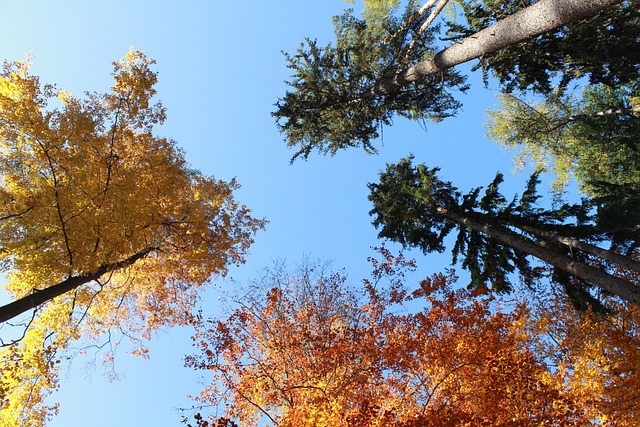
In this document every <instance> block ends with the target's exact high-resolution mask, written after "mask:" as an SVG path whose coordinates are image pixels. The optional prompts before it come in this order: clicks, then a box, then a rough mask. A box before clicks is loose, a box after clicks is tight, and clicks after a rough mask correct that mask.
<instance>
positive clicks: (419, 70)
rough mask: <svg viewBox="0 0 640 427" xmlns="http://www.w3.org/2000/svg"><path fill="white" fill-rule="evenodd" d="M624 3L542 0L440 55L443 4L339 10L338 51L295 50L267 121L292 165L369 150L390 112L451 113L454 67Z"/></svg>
mask: <svg viewBox="0 0 640 427" xmlns="http://www.w3.org/2000/svg"><path fill="white" fill-rule="evenodd" d="M621 2H622V0H540V1H538V2H536V3H535V4H532V5H530V6H528V7H526V8H523V9H521V10H518V11H517V12H516V13H513V14H511V15H509V16H506V17H504V19H500V20H498V21H496V22H492V23H491V24H490V25H488V26H486V27H484V28H482V29H479V30H478V29H476V28H475V27H474V31H473V34H466V35H465V38H463V39H459V40H457V42H456V43H454V44H452V45H451V46H449V47H447V48H445V49H443V50H440V49H439V47H438V46H437V44H436V43H435V40H436V37H435V36H436V34H437V27H433V26H430V24H431V23H432V22H433V19H432V16H433V13H434V12H435V13H436V15H437V12H438V11H439V9H441V6H442V5H444V4H445V3H446V1H441V2H435V1H429V2H427V3H426V4H425V6H424V7H422V8H419V6H418V4H417V3H415V2H409V4H408V7H407V9H406V11H405V12H404V14H402V15H401V16H400V17H396V16H395V15H394V14H389V15H388V16H386V17H384V18H380V19H382V21H381V22H380V19H376V20H374V21H375V22H374V23H373V24H372V23H371V22H370V21H367V20H365V19H357V18H355V17H354V16H353V15H352V14H351V13H350V12H346V13H345V14H344V15H343V16H340V17H336V18H334V23H335V26H336V38H337V41H336V45H335V46H332V45H331V44H329V45H327V46H326V47H321V46H319V45H318V43H317V42H316V41H313V40H309V39H308V40H306V44H303V45H302V47H301V48H300V49H299V50H298V52H297V54H295V55H289V56H287V61H288V63H289V64H288V66H289V68H291V69H292V70H293V71H294V74H293V78H292V80H291V81H290V82H289V86H290V87H291V89H292V90H291V91H288V92H287V93H286V94H285V96H284V97H283V98H282V99H280V100H279V101H278V103H277V104H276V106H277V109H276V111H275V112H274V113H273V116H274V117H275V118H276V122H277V123H278V126H279V128H280V131H281V132H282V133H283V134H284V135H285V137H286V139H287V144H288V145H289V146H290V147H297V152H296V153H295V154H294V159H295V158H296V157H299V156H302V157H305V158H306V157H308V156H309V154H310V153H311V152H312V151H314V150H318V151H319V152H321V153H323V154H326V153H329V154H334V153H336V152H337V151H338V150H340V149H344V148H348V147H362V148H364V150H365V151H367V152H374V151H375V149H374V147H373V145H372V141H373V140H374V139H376V138H377V137H378V136H379V134H378V131H379V128H380V126H382V125H385V124H389V123H390V122H391V119H392V118H393V117H394V116H395V115H396V114H397V115H400V116H403V117H408V118H410V119H420V120H421V119H436V120H439V119H442V118H444V117H448V116H451V115H453V114H454V113H455V111H456V109H457V108H458V107H459V104H458V102H457V101H456V100H455V99H454V98H453V96H452V94H451V93H452V92H454V91H458V90H459V91H464V90H465V89H466V86H465V84H464V79H463V76H461V75H459V74H458V73H457V72H455V71H454V70H452V68H453V67H455V66H456V65H459V64H462V63H464V62H467V61H470V60H472V59H475V58H480V57H486V56H488V55H490V54H492V53H494V52H498V51H500V50H501V49H504V48H507V47H509V46H512V45H516V44H518V43H520V42H523V41H525V40H528V39H534V38H536V37H537V36H539V35H540V34H544V33H546V32H549V31H553V30H558V29H559V28H561V27H563V26H564V25H566V24H568V23H571V22H575V21H579V20H580V19H583V18H586V17H589V16H592V15H594V14H596V13H598V12H600V11H602V10H605V9H607V8H609V7H612V6H615V5H617V4H619V3H621ZM483 22H484V21H483ZM580 25H582V23H581V24H580ZM605 36H606V34H605V35H603V37H605ZM599 40H600V39H599ZM601 43H602V44H607V43H610V40H609V39H603V40H601ZM516 59H517V58H516ZM516 64H517V62H516Z"/></svg>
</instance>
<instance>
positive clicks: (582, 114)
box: [488, 81, 640, 233]
mask: <svg viewBox="0 0 640 427" xmlns="http://www.w3.org/2000/svg"><path fill="white" fill-rule="evenodd" d="M638 88H639V86H638V81H635V82H633V84H631V85H629V86H621V87H616V88H612V87H609V86H606V85H602V84H600V85H595V86H587V87H584V88H583V90H582V97H581V99H576V97H575V96H572V95H568V94H566V93H560V92H555V93H552V94H549V95H546V96H545V97H544V99H543V101H542V102H535V101H533V100H524V99H521V98H520V97H518V96H515V95H512V94H504V95H502V96H501V97H500V104H501V105H500V108H498V109H494V110H492V111H491V112H490V113H489V122H488V134H489V135H490V137H491V138H492V139H493V140H494V141H495V142H497V143H499V144H501V145H503V146H506V147H509V148H511V149H514V150H520V153H519V154H518V161H519V163H521V164H524V163H525V162H528V161H531V162H532V163H534V164H535V166H536V167H537V168H541V169H544V170H549V171H551V172H552V173H554V174H555V175H556V181H555V183H554V189H555V191H556V192H562V190H563V188H564V186H565V185H566V183H567V182H568V180H569V176H573V177H574V178H575V180H576V181H577V182H578V183H579V184H580V189H581V191H582V192H583V193H584V194H586V195H587V196H589V197H591V198H592V199H594V201H596V203H598V204H600V205H601V207H600V212H599V214H598V217H599V218H600V221H601V222H607V223H608V224H609V225H608V227H609V228H610V229H614V228H618V229H620V230H621V231H622V233H629V232H630V231H632V230H634V228H636V227H637V225H638V224H640V217H638V212H639V209H638V208H639V207H640V164H639V163H638V158H639V157H638V152H639V149H640V145H638V137H637V135H638V132H639V131H640V120H639V118H638V105H637V104H638V96H639V94H638ZM563 92H564V91H563Z"/></svg>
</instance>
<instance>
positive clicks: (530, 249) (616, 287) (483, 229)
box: [437, 207, 640, 304]
mask: <svg viewBox="0 0 640 427" xmlns="http://www.w3.org/2000/svg"><path fill="white" fill-rule="evenodd" d="M437 211H438V212H439V213H441V214H442V215H444V216H445V217H447V218H448V219H449V220H451V221H454V222H456V223H457V224H460V225H462V226H465V227H469V228H471V229H472V230H475V231H478V232H480V233H483V234H485V235H487V236H489V237H491V238H492V239H495V240H497V241H499V242H500V243H503V244H505V245H509V246H511V247H512V248H514V249H517V250H519V251H521V252H524V253H526V254H529V255H531V256H534V257H536V258H538V259H540V260H541V261H544V262H546V263H548V264H551V265H553V266H554V267H557V268H559V269H561V270H563V271H566V272H567V273H569V274H571V275H572V276H575V277H578V278H580V279H583V280H586V281H587V282H589V283H592V284H594V285H595V286H598V287H599V288H601V289H604V290H605V291H607V292H609V293H611V294H613V295H617V296H619V297H620V298H622V299H623V300H626V301H630V302H633V303H636V304H637V303H640V287H638V286H635V285H633V284H632V283H630V282H627V281H626V280H623V279H620V278H619V277H615V276H612V275H611V274H608V273H606V272H605V271H602V270H599V269H597V268H594V267H591V266H590V265H587V264H585V263H583V262H580V261H576V260H575V259H573V258H570V257H568V256H566V255H563V254H559V253H557V252H554V251H552V250H550V249H548V248H545V247H543V246H540V245H538V244H536V243H534V242H532V241H530V240H527V239H525V238H523V237H521V236H519V235H518V234H516V233H514V232H513V231H510V230H507V229H504V228H501V227H495V226H492V225H487V224H484V223H482V222H480V221H477V220H474V219H471V218H469V217H466V216H464V215H462V214H459V213H457V212H454V211H450V210H449V209H446V208H442V207H438V208H437Z"/></svg>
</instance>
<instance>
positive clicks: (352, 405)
mask: <svg viewBox="0 0 640 427" xmlns="http://www.w3.org/2000/svg"><path fill="white" fill-rule="evenodd" d="M381 253H382V254H383V260H382V261H376V260H373V262H374V271H373V276H372V279H370V280H365V281H364V285H365V286H364V294H363V296H358V292H357V291H355V290H353V289H351V288H349V286H347V285H346V277H345V275H344V274H333V275H326V274H322V275H316V277H315V280H314V281H313V282H312V283H313V284H315V286H311V285H310V284H309V283H307V284H306V285H305V288H306V289H307V291H305V292H299V287H300V283H301V282H300V281H296V279H295V278H291V277H285V276H283V275H281V274H279V275H274V276H273V277H271V280H270V282H267V283H263V284H262V285H261V286H259V287H257V288H255V287H254V288H252V289H253V293H252V292H249V296H248V297H247V299H245V300H243V301H242V302H241V306H240V307H238V308H237V309H235V310H234V311H233V312H232V313H231V314H230V316H229V317H228V318H226V319H224V320H215V319H210V320H207V321H202V325H201V326H202V329H201V331H200V332H199V333H198V334H197V336H196V337H195V338H194V339H195V341H196V346H197V347H198V349H199V350H200V353H199V354H197V355H194V356H191V357H189V358H188V359H187V365H188V366H191V367H194V368H197V369H203V370H209V371H210V372H211V373H212V375H213V378H212V381H211V384H210V385H209V386H208V387H207V388H206V389H205V390H204V391H203V392H202V393H201V394H200V395H199V396H198V400H199V401H200V402H201V403H202V404H204V405H212V404H213V405H218V406H219V407H220V408H223V409H224V416H225V417H227V418H229V419H234V420H237V421H238V422H239V424H240V425H249V426H251V425H258V424H259V423H265V422H267V423H270V425H274V426H275V425H278V426H287V427H288V426H354V427H355V426H365V427H366V426H405V427H409V426H415V427H417V426H424V425H430V426H464V425H468V426H486V425H491V426H534V425H535V426H539V425H562V426H571V425H574V426H584V425H589V424H592V423H593V422H594V421H596V420H597V422H599V423H601V424H600V425H611V426H630V425H634V424H633V420H637V419H638V418H637V416H638V414H637V406H638V405H637V401H638V396H637V394H638V393H637V392H636V390H639V389H640V388H639V387H638V385H640V384H638V381H639V380H640V377H639V376H638V372H640V371H639V370H638V367H639V366H638V364H639V362H638V361H639V360H640V359H639V358H638V356H639V355H638V351H639V349H640V346H639V345H638V344H639V342H638V336H637V331H638V329H637V325H636V323H635V320H633V319H637V318H638V317H637V314H638V313H637V312H636V310H635V308H633V309H630V308H628V307H624V306H622V305H619V306H618V307H617V308H618V310H619V311H618V314H617V315H615V316H612V317H607V318H597V317H596V316H595V315H591V314H586V315H580V314H578V313H576V312H575V311H574V310H573V308H572V307H571V305H570V304H569V303H568V302H566V301H564V300H563V299H562V298H563V296H562V294H561V293H557V294H552V295H550V296H549V298H548V299H547V300H546V302H545V303H544V304H540V307H536V308H535V309H534V308H533V307H532V306H531V305H527V304H524V303H523V304H517V305H516V306H515V307H514V308H512V309H511V310H501V309H499V305H500V301H499V300H497V299H496V298H495V297H494V296H492V295H490V294H489V293H486V292H485V293H483V292H475V293H472V292H470V291H467V290H464V289H458V290H454V289H452V285H453V283H454V280H455V277H453V275H452V274H448V275H442V274H436V275H434V276H432V277H430V278H428V279H426V280H424V281H422V282H421V283H420V287H419V288H418V289H417V290H415V291H414V292H412V293H409V292H408V291H407V290H406V289H405V288H404V286H403V281H404V278H403V276H402V274H403V273H402V272H403V270H404V269H405V268H406V267H411V263H410V262H408V261H406V260H404V259H403V258H402V257H393V256H391V255H390V254H389V252H388V251H386V250H385V249H382V250H381ZM305 275H306V276H307V282H308V280H309V277H308V276H309V274H308V272H307V273H305ZM305 275H303V276H305ZM383 279H388V284H387V285H386V286H382V285H381V281H382V280H383ZM269 288H270V289H269ZM309 290H315V291H314V292H312V293H311V294H310V293H309ZM260 292H263V293H262V294H260ZM260 295H261V296H262V298H260ZM201 320H202V319H201ZM560 336H561V339H560ZM260 425H263V424H260Z"/></svg>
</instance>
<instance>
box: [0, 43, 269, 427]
mask: <svg viewBox="0 0 640 427" xmlns="http://www.w3.org/2000/svg"><path fill="white" fill-rule="evenodd" d="M153 63H154V61H152V60H151V59H148V58H147V57H146V56H145V55H144V54H143V53H141V52H137V51H134V50H130V51H129V52H128V53H127V55H126V56H125V58H124V59H122V60H121V61H118V62H115V63H114V72H113V77H114V85H113V87H112V88H111V89H110V91H109V92H108V93H106V94H97V93H87V94H86V96H85V97H84V98H79V97H76V96H74V95H72V94H70V93H68V92H66V91H64V90H60V89H58V88H56V87H55V86H52V85H42V84H40V81H39V79H38V77H37V76H34V75H31V74H30V73H29V62H28V61H25V62H11V63H5V65H4V69H3V72H2V73H1V74H0V147H1V148H0V172H1V174H0V199H1V200H2V207H1V209H2V212H1V213H0V245H1V250H0V263H1V265H2V268H3V270H4V272H5V273H6V274H7V280H6V283H5V288H6V290H7V292H8V293H9V294H10V295H11V296H13V297H14V301H13V302H11V303H9V304H6V305H4V306H2V307H0V320H2V321H3V322H5V324H4V325H3V330H2V333H3V337H2V347H1V348H0V359H1V368H0V424H2V425H3V426H7V427H10V426H23V425H30V426H36V427H37V426H42V425H43V424H44V423H45V420H46V419H47V418H48V417H49V416H50V415H51V414H52V413H53V412H54V411H55V407H50V406H46V405H45V404H44V398H45V397H46V396H47V395H48V394H49V393H50V392H52V391H53V390H55V389H56V388H57V386H58V377H57V374H58V370H59V362H60V360H61V359H62V360H64V358H65V357H64V356H65V350H66V349H68V347H69V345H70V343H71V342H72V341H75V340H79V339H82V340H84V341H89V342H91V341H96V340H104V339H109V338H104V337H111V336H113V337H114V341H112V343H111V344H113V345H114V346H115V345H116V344H117V343H116V341H120V338H118V339H117V340H116V339H115V337H116V336H122V337H128V338H130V339H131V341H132V342H133V344H134V350H133V353H134V354H139V355H143V356H144V355H145V354H146V349H145V348H144V346H143V345H142V342H143V341H142V340H144V339H148V338H149V336H150V333H151V332H153V331H154V330H156V329H158V328H161V327H166V326H172V325H180V324H185V323H187V322H189V321H190V320H191V318H192V316H191V314H190V313H191V310H192V308H193V306H194V304H195V302H196V301H197V299H198V295H199V292H200V289H201V288H202V286H203V285H205V284H206V283H207V281H208V280H209V279H210V278H211V277H212V276H214V275H224V274H225V273H226V271H227V267H228V266H229V265H230V264H238V263H242V262H243V259H244V256H245V254H246V251H247V249H248V247H249V245H250V244H251V243H252V241H253V235H254V233H255V232H256V231H257V230H258V229H260V228H262V227H263V224H264V221H263V220H260V219H255V218H253V217H252V216H251V214H250V211H249V209H247V208H246V207H245V206H243V205H240V204H239V203H238V202H236V201H235V200H234V197H233V192H234V190H236V189H237V188H238V185H237V183H236V182H235V181H234V180H231V181H229V182H225V181H222V180H218V179H215V178H213V177H210V176H207V175H204V174H202V173H200V172H198V171H196V170H193V169H192V168H191V167H190V166H189V164H188V163H187V162H186V161H185V159H184V155H183V153H182V152H181V150H180V149H179V148H178V147H177V146H176V144H175V142H174V141H172V140H169V139H166V138H163V137H159V136H157V135H156V134H155V133H154V127H155V126H156V125H159V124H162V123H163V122H164V120H165V109H164V108H163V106H162V104H160V103H159V102H158V103H156V102H155V101H154V99H153V98H154V95H155V93H156V91H155V89H154V85H155V83H156V82H157V73H156V72H155V71H153V70H152V69H151V66H152V64H153ZM16 316H17V317H16ZM10 322H13V323H10ZM10 324H13V325H14V326H15V328H10V327H9V325H10ZM16 329H18V330H17V331H16ZM96 344H99V341H98V342H96ZM107 357H110V355H109V354H107Z"/></svg>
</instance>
